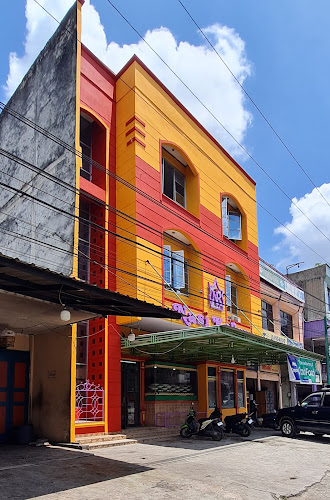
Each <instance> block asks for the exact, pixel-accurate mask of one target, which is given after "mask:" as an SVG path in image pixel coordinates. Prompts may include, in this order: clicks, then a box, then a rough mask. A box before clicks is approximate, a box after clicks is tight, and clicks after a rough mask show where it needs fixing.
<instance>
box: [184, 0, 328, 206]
mask: <svg viewBox="0 0 330 500" xmlns="http://www.w3.org/2000/svg"><path fill="white" fill-rule="evenodd" d="M178 2H179V4H180V5H181V6H182V8H183V9H184V10H185V11H186V13H187V14H188V16H189V17H190V19H191V20H192V22H193V23H194V24H195V26H196V27H197V29H198V30H199V31H200V33H201V34H202V35H203V37H204V38H205V40H206V41H207V43H208V44H209V45H210V47H211V48H212V50H213V51H214V52H215V53H216V55H217V56H218V58H219V59H220V61H221V62H222V64H223V65H224V66H225V67H226V68H227V70H228V71H229V73H230V74H231V76H232V77H233V78H234V80H235V82H236V83H237V84H238V85H239V86H240V88H241V89H242V91H243V92H244V94H245V95H246V97H247V98H248V99H249V101H250V102H251V103H252V104H253V106H254V107H255V109H256V110H257V111H258V113H259V114H260V115H261V116H262V118H263V119H264V121H265V122H266V123H267V125H268V126H269V128H270V129H271V130H272V132H273V133H274V134H275V136H276V137H277V139H278V140H279V141H280V143H281V144H282V146H283V147H284V148H285V149H286V151H287V152H288V153H289V155H290V156H291V158H292V159H293V160H294V162H295V163H296V164H297V165H298V167H299V168H300V169H301V170H302V172H303V173H304V174H305V176H306V177H307V179H308V180H309V181H310V182H311V183H312V185H313V186H314V187H315V189H317V191H318V192H319V194H320V195H321V196H322V198H323V199H324V201H325V202H326V203H327V204H328V205H329V207H330V203H329V201H328V200H327V199H326V197H325V196H323V194H322V192H321V191H320V190H319V188H318V187H317V186H316V184H315V183H314V181H313V180H312V178H311V177H310V176H309V174H308V172H307V171H306V170H305V169H304V168H303V166H302V165H301V163H300V162H299V161H298V160H297V158H296V156H295V155H294V154H293V153H292V151H291V149H290V148H289V146H287V144H286V143H285V142H284V140H283V139H282V138H281V137H280V135H279V133H278V132H277V131H276V129H275V128H274V127H273V125H272V124H271V123H270V121H269V120H268V118H267V117H266V116H265V114H264V113H263V111H262V110H261V109H260V108H259V106H258V105H257V103H256V102H255V100H254V99H253V98H252V97H251V96H250V94H249V93H248V92H247V90H246V89H245V88H244V86H243V85H242V84H241V82H240V81H239V79H238V78H237V77H236V75H235V74H234V73H233V71H232V70H231V69H230V67H229V66H228V64H227V63H226V61H225V60H224V58H223V57H222V56H221V54H219V52H218V50H217V49H216V48H215V46H214V45H213V43H212V42H211V40H210V39H209V38H208V36H207V35H206V34H205V32H204V31H203V30H202V28H201V27H200V26H199V25H198V24H197V21H196V20H195V19H194V18H193V16H192V14H191V13H190V12H189V11H188V9H187V7H185V5H184V4H183V3H182V1H181V0H178Z"/></svg>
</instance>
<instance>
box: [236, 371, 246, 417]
mask: <svg viewBox="0 0 330 500" xmlns="http://www.w3.org/2000/svg"><path fill="white" fill-rule="evenodd" d="M244 396H245V394H244V372H243V370H237V402H238V408H243V407H244V406H245V397H244Z"/></svg>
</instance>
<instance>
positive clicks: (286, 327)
mask: <svg viewBox="0 0 330 500" xmlns="http://www.w3.org/2000/svg"><path fill="white" fill-rule="evenodd" d="M280 318H281V331H282V332H283V333H284V335H286V336H287V337H289V338H290V339H292V338H293V328H292V316H291V314H288V313H286V312H284V311H280Z"/></svg>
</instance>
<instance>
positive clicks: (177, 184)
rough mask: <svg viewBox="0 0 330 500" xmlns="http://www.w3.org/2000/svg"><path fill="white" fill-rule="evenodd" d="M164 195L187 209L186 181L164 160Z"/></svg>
mask: <svg viewBox="0 0 330 500" xmlns="http://www.w3.org/2000/svg"><path fill="white" fill-rule="evenodd" d="M163 193H164V194H165V196H168V198H171V200H173V201H175V202H176V203H179V205H181V206H182V207H184V208H185V207H186V179H185V176H184V175H183V174H182V173H181V172H179V170H177V169H176V168H175V167H174V166H173V165H172V164H171V163H170V162H169V161H168V160H166V159H165V158H163Z"/></svg>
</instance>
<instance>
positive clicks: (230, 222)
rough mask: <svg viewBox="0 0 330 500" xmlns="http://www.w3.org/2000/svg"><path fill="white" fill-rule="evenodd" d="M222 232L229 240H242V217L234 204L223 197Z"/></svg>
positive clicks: (229, 199)
mask: <svg viewBox="0 0 330 500" xmlns="http://www.w3.org/2000/svg"><path fill="white" fill-rule="evenodd" d="M222 232H223V235H224V236H226V238H228V239H229V240H233V241H240V240H241V239H242V216H241V212H240V211H239V209H238V206H237V205H236V203H235V202H234V201H233V200H232V199H231V198H229V197H228V196H225V197H224V198H222Z"/></svg>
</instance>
